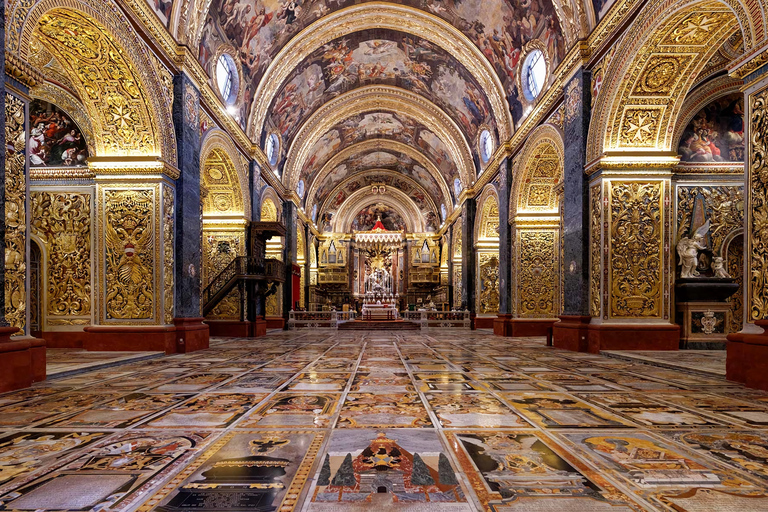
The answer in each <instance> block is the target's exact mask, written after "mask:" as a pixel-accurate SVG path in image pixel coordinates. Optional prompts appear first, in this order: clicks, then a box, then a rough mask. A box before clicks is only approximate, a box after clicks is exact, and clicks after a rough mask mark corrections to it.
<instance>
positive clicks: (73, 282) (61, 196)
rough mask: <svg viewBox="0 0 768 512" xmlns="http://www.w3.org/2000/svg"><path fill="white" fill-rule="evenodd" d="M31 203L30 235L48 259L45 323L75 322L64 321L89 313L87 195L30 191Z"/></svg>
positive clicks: (89, 273)
mask: <svg viewBox="0 0 768 512" xmlns="http://www.w3.org/2000/svg"><path fill="white" fill-rule="evenodd" d="M31 200H32V201H31V202H32V233H34V234H35V235H37V236H38V237H40V239H41V240H42V241H43V242H44V243H45V247H46V253H47V256H48V258H47V259H48V261H47V265H46V266H47V270H48V271H47V273H46V290H47V292H48V303H47V304H46V311H47V315H48V317H49V324H52V325H53V324H68V323H69V324H71V323H78V322H72V321H71V320H70V321H66V320H64V319H65V318H66V317H81V316H87V315H90V314H91V210H92V208H91V195H90V194H89V193H77V192H32V194H31ZM50 317H60V318H57V319H51V318H50Z"/></svg>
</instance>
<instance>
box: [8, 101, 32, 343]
mask: <svg viewBox="0 0 768 512" xmlns="http://www.w3.org/2000/svg"><path fill="white" fill-rule="evenodd" d="M24 110H25V107H24V102H23V101H21V100H20V99H18V98H16V97H15V96H12V95H10V94H6V95H5V319H6V320H7V321H8V324H9V325H10V326H11V327H18V328H19V330H20V332H18V333H17V334H19V335H23V334H25V329H26V326H27V325H26V322H27V288H26V277H27V233H26V215H27V214H26V212H27V209H26V203H25V201H26V191H27V177H26V174H25V168H26V154H25V146H26V134H25V132H26V126H25V122H24Z"/></svg>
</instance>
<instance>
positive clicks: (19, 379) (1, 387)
mask: <svg viewBox="0 0 768 512" xmlns="http://www.w3.org/2000/svg"><path fill="white" fill-rule="evenodd" d="M17 331H18V329H17V328H16V327H0V393H5V392H6V391H13V390H15V389H21V388H28V387H29V386H31V385H32V382H33V370H32V352H31V350H30V349H31V343H30V340H28V339H26V340H18V341H17V340H11V334H13V333H15V332H17Z"/></svg>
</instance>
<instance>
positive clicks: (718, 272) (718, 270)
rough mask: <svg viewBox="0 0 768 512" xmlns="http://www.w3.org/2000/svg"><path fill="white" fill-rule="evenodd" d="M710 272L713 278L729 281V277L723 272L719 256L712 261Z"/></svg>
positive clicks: (723, 267) (721, 259)
mask: <svg viewBox="0 0 768 512" xmlns="http://www.w3.org/2000/svg"><path fill="white" fill-rule="evenodd" d="M712 271H713V272H714V273H715V277H717V278H719V279H731V275H730V274H729V273H728V272H727V271H726V270H725V264H724V263H723V258H721V257H720V256H716V257H715V258H713V259H712Z"/></svg>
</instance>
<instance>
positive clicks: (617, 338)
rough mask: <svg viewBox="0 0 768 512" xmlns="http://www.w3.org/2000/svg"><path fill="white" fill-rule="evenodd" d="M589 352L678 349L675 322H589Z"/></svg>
mask: <svg viewBox="0 0 768 512" xmlns="http://www.w3.org/2000/svg"><path fill="white" fill-rule="evenodd" d="M587 340H588V342H589V352H591V353H593V354H597V353H598V352H600V351H601V350H679V349H680V326H679V325H675V324H590V325H589V335H588V337H587Z"/></svg>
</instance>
